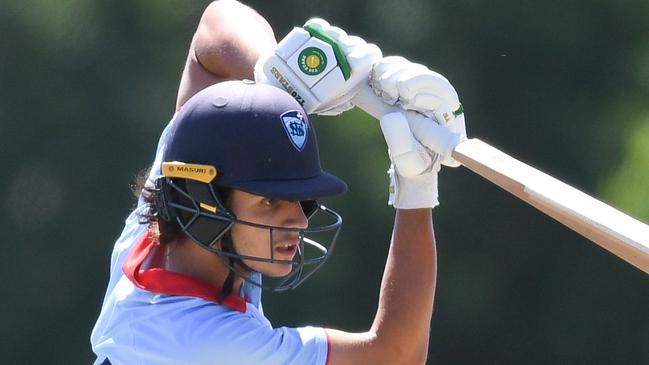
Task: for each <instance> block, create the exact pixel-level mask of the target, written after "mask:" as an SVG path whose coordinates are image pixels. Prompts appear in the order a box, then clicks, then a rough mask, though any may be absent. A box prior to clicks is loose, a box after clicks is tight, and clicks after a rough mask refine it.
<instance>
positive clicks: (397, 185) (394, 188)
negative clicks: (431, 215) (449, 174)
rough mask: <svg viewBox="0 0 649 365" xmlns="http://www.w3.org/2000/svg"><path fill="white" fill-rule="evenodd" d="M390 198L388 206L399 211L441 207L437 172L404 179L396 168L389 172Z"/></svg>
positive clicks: (391, 168)
mask: <svg viewBox="0 0 649 365" xmlns="http://www.w3.org/2000/svg"><path fill="white" fill-rule="evenodd" d="M388 175H389V176H390V196H389V198H388V205H392V206H394V207H395V208H397V209H420V208H434V207H436V206H438V205H439V200H438V194H437V171H430V172H426V173H424V174H421V175H419V176H415V177H403V176H400V175H399V174H397V173H396V171H395V170H394V166H393V165H391V166H390V169H389V170H388Z"/></svg>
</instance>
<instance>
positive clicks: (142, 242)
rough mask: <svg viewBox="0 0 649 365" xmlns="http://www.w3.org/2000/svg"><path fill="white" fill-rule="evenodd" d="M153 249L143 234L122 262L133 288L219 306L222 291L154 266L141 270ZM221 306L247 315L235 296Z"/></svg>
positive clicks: (240, 300)
mask: <svg viewBox="0 0 649 365" xmlns="http://www.w3.org/2000/svg"><path fill="white" fill-rule="evenodd" d="M155 247H157V244H156V242H155V241H154V240H152V239H151V237H150V236H149V233H148V232H146V233H145V234H143V235H142V238H140V239H139V241H138V242H137V243H136V244H135V246H133V248H131V252H129V254H128V257H127V258H126V261H124V266H122V271H124V274H125V275H126V277H128V278H129V280H131V282H132V283H133V284H135V286H137V287H138V288H140V289H144V290H146V291H150V292H153V293H159V294H168V295H182V296H190V297H197V298H202V299H205V300H209V301H211V302H215V303H218V301H217V299H218V297H219V295H220V294H221V289H220V288H218V287H215V286H213V285H211V284H209V283H207V282H205V281H202V280H198V279H195V278H192V277H191V276H187V275H183V274H180V273H176V272H173V271H167V270H164V269H161V268H156V267H154V268H149V269H141V267H142V263H144V261H145V260H146V259H147V258H148V257H149V255H150V254H151V251H153V249H154V248H155ZM221 304H222V305H224V306H226V307H228V308H230V309H234V310H238V311H239V312H241V313H245V312H246V301H245V300H244V299H243V298H241V297H240V296H237V295H234V294H230V295H228V296H227V297H226V298H225V299H224V300H223V302H222V303H221Z"/></svg>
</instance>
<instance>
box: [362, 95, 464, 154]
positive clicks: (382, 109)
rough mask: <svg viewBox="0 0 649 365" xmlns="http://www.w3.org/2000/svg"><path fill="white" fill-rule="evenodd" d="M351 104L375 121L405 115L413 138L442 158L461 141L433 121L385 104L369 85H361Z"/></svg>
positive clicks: (451, 151) (458, 136)
mask: <svg viewBox="0 0 649 365" xmlns="http://www.w3.org/2000/svg"><path fill="white" fill-rule="evenodd" d="M352 103H354V105H356V106H358V107H359V108H361V109H363V110H364V111H365V112H367V113H368V114H369V115H371V116H373V117H374V118H376V119H381V118H382V117H383V116H384V115H386V114H389V113H394V112H399V113H403V114H405V116H406V118H407V119H408V125H409V126H410V130H411V131H412V134H413V135H414V136H415V138H416V139H417V140H419V142H421V143H422V144H423V145H424V146H426V147H428V148H430V149H431V150H433V151H435V152H438V153H439V154H440V155H442V156H451V154H452V153H453V150H454V149H455V146H457V145H458V144H459V143H460V141H461V136H460V135H459V134H457V133H453V132H451V131H450V130H449V129H447V128H445V127H443V126H441V125H439V123H437V122H436V121H435V120H434V119H432V118H429V117H427V116H425V115H423V114H420V113H417V112H414V111H411V110H404V109H401V108H399V107H397V106H394V105H389V104H387V103H386V102H384V101H383V100H382V99H381V98H380V97H379V96H378V95H376V94H375V93H374V91H373V90H372V88H371V87H370V85H369V84H363V85H362V87H361V88H360V90H359V91H358V93H357V94H356V96H354V99H353V100H352Z"/></svg>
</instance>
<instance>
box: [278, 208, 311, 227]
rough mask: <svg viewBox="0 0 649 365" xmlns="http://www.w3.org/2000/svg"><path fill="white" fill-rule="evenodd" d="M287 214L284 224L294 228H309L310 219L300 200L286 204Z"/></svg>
mask: <svg viewBox="0 0 649 365" xmlns="http://www.w3.org/2000/svg"><path fill="white" fill-rule="evenodd" d="M285 212H286V215H285V221H284V224H283V226H284V227H292V228H307V227H308V225H309V220H308V219H307V218H306V215H305V214H304V210H303V209H302V204H300V202H299V201H291V202H288V204H287V205H286V210H285Z"/></svg>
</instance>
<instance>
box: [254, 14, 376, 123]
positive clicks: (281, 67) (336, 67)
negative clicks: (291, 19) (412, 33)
mask: <svg viewBox="0 0 649 365" xmlns="http://www.w3.org/2000/svg"><path fill="white" fill-rule="evenodd" d="M381 57H382V54H381V50H380V49H379V48H378V47H377V46H376V45H374V44H370V43H366V42H365V41H364V40H363V39H362V38H360V37H356V36H349V35H347V33H345V31H343V30H342V29H340V28H338V27H333V26H331V25H329V23H327V22H326V21H325V20H322V19H318V18H314V19H311V20H309V21H307V22H306V24H305V25H304V27H303V28H293V30H292V31H291V32H290V33H289V34H288V35H287V36H286V37H284V39H282V40H281V41H280V42H279V44H278V45H277V47H276V48H275V51H274V53H272V54H267V55H264V56H262V57H260V58H259V60H258V61H257V64H256V65H255V81H257V82H261V83H265V84H270V85H273V86H276V87H279V88H282V89H284V90H286V91H287V92H288V93H289V94H291V95H292V96H293V97H294V98H295V99H296V100H297V101H298V102H299V103H300V104H301V105H302V106H303V107H304V110H305V111H306V112H307V113H308V114H320V115H337V114H340V113H342V112H344V111H346V110H349V109H351V108H353V105H352V103H351V99H352V98H353V97H354V95H355V94H356V91H357V89H358V87H359V86H360V85H361V82H367V80H368V79H369V74H370V71H371V69H372V65H373V64H374V63H376V62H377V61H378V60H379V59H381Z"/></svg>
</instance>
